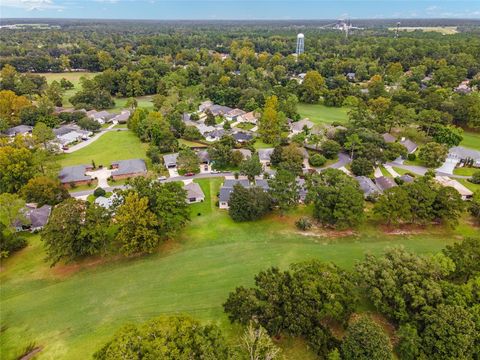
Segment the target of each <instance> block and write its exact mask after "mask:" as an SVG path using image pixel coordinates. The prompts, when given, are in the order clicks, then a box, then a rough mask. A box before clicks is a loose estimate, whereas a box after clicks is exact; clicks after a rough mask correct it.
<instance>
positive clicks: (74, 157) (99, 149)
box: [59, 131, 147, 167]
mask: <svg viewBox="0 0 480 360" xmlns="http://www.w3.org/2000/svg"><path fill="white" fill-rule="evenodd" d="M146 148H147V144H143V143H142V142H141V141H140V140H139V139H138V137H137V136H136V135H135V134H134V133H132V132H131V131H110V132H107V133H106V134H104V135H102V136H101V137H100V138H99V139H97V140H96V141H94V142H93V143H91V144H90V145H88V146H86V147H84V148H83V149H80V150H78V151H75V152H73V153H70V154H62V155H60V156H59V163H60V165H61V166H62V167H63V166H71V165H82V164H90V163H91V162H92V160H94V161H95V163H96V165H97V166H98V165H104V166H108V165H110V163H111V162H112V161H116V160H128V159H138V158H141V159H147V156H146Z"/></svg>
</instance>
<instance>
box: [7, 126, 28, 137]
mask: <svg viewBox="0 0 480 360" xmlns="http://www.w3.org/2000/svg"><path fill="white" fill-rule="evenodd" d="M32 130H33V127H32V126H29V125H18V126H14V127H12V128H10V129H7V130H5V134H6V135H7V136H15V135H17V134H28V133H31V132H32Z"/></svg>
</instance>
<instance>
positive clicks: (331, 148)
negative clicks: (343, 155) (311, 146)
mask: <svg viewBox="0 0 480 360" xmlns="http://www.w3.org/2000/svg"><path fill="white" fill-rule="evenodd" d="M320 149H321V151H322V154H323V155H324V156H325V157H326V158H327V159H335V157H336V156H337V155H338V153H339V152H340V150H341V146H340V144H339V143H337V142H336V141H334V140H326V141H324V142H323V144H322V145H321V146H320Z"/></svg>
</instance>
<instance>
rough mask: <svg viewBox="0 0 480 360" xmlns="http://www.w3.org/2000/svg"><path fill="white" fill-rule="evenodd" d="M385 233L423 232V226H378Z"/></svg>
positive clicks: (405, 233)
mask: <svg viewBox="0 0 480 360" xmlns="http://www.w3.org/2000/svg"><path fill="white" fill-rule="evenodd" d="M380 228H381V229H382V231H383V233H385V234H386V235H418V234H421V233H423V232H425V230H426V229H425V227H422V226H418V225H398V226H392V225H390V226H389V225H382V226H380Z"/></svg>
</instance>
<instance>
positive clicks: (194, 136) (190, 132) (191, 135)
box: [183, 126, 203, 140]
mask: <svg viewBox="0 0 480 360" xmlns="http://www.w3.org/2000/svg"><path fill="white" fill-rule="evenodd" d="M183 137H184V138H185V139H186V140H200V139H202V138H203V136H202V134H201V133H200V131H199V130H198V129H197V128H196V127H195V126H187V127H186V128H185V131H184V132H183Z"/></svg>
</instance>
